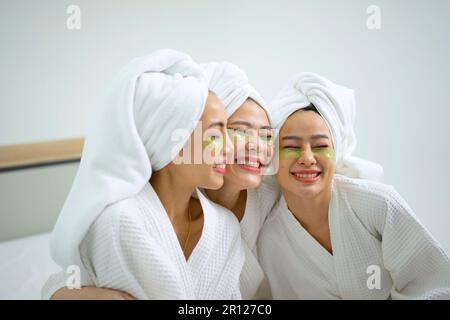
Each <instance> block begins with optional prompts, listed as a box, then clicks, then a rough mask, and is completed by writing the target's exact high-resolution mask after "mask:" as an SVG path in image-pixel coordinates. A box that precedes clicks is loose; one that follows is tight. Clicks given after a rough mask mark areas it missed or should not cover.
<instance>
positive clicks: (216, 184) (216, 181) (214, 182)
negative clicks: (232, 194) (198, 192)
mask: <svg viewBox="0 0 450 320" xmlns="http://www.w3.org/2000/svg"><path fill="white" fill-rule="evenodd" d="M222 186H223V177H222V176H219V177H218V176H217V174H216V173H213V176H212V177H211V179H210V180H209V181H208V184H206V185H205V187H204V188H205V189H211V190H217V189H220V188H221V187H222Z"/></svg>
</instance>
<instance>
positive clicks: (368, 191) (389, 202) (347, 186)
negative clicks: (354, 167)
mask: <svg viewBox="0 0 450 320" xmlns="http://www.w3.org/2000/svg"><path fill="white" fill-rule="evenodd" d="M334 182H335V185H336V188H337V192H338V193H339V194H340V195H341V196H343V197H345V198H346V199H347V200H348V201H350V203H351V204H354V205H363V204H365V206H366V207H369V206H375V207H376V208H381V207H385V208H386V209H387V208H388V207H389V206H396V205H399V204H401V203H403V202H404V201H403V200H402V198H401V196H400V195H399V193H398V192H397V190H396V189H395V188H394V187H393V186H391V185H388V184H384V183H380V182H376V181H371V180H365V179H354V178H348V177H344V176H340V175H336V176H335V179H334Z"/></svg>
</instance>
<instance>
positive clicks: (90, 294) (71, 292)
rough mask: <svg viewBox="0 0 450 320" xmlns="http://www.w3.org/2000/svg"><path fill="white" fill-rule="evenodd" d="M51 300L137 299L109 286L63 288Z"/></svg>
mask: <svg viewBox="0 0 450 320" xmlns="http://www.w3.org/2000/svg"><path fill="white" fill-rule="evenodd" d="M51 300H136V298H134V297H133V296H131V295H129V294H128V293H126V292H123V291H119V290H113V289H108V288H97V287H81V289H68V288H61V289H59V290H58V291H56V292H55V293H54V294H53V296H52V297H51Z"/></svg>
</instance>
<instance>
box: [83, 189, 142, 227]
mask: <svg viewBox="0 0 450 320" xmlns="http://www.w3.org/2000/svg"><path fill="white" fill-rule="evenodd" d="M145 225H146V221H145V213H144V210H143V208H142V204H141V203H140V202H139V200H138V199H137V197H130V198H126V199H123V200H120V201H117V202H114V203H112V204H110V205H108V206H107V207H105V209H103V210H102V212H101V213H100V214H99V216H98V217H97V219H96V220H95V221H94V223H93V224H92V225H91V227H90V229H89V233H98V232H100V233H105V232H107V233H110V234H111V233H112V234H113V235H120V234H124V233H130V232H136V231H139V230H143V229H144V226H145Z"/></svg>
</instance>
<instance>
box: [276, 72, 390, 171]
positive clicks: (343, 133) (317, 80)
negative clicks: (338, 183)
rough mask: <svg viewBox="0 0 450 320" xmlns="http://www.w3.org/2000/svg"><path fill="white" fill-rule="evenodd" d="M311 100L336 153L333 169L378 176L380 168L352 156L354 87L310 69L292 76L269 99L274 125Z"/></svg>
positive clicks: (354, 137)
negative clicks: (334, 81)
mask: <svg viewBox="0 0 450 320" xmlns="http://www.w3.org/2000/svg"><path fill="white" fill-rule="evenodd" d="M310 104H312V105H313V106H314V107H316V109H317V110H318V111H319V113H320V114H321V116H322V117H323V119H324V120H325V122H326V124H327V126H328V129H329V130H330V133H331V136H332V140H333V147H334V153H335V157H336V173H338V174H342V175H345V176H348V177H352V178H362V179H370V180H381V179H382V176H383V168H382V167H381V166H380V165H379V164H377V163H374V162H370V161H367V160H364V159H361V158H357V157H355V156H353V155H352V154H353V151H354V150H355V148H356V136H355V132H354V129H353V126H354V121H355V97H354V91H353V90H351V89H348V88H346V87H343V86H340V85H337V84H334V83H332V82H331V81H330V80H328V79H326V78H324V77H322V76H320V75H318V74H315V73H311V72H302V73H299V74H296V75H295V76H293V77H292V78H291V79H290V80H289V81H288V83H287V85H286V86H285V87H284V88H283V89H282V90H281V91H280V92H279V93H278V95H277V96H276V97H275V99H274V100H273V101H272V102H271V103H270V110H271V114H272V117H273V126H274V128H277V129H280V128H281V127H282V126H283V124H284V122H285V121H286V120H287V118H288V117H289V116H290V115H291V114H293V113H294V112H295V111H297V110H300V109H303V108H306V107H308V106H309V105H310Z"/></svg>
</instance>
